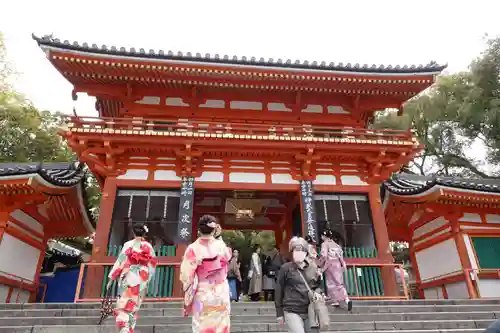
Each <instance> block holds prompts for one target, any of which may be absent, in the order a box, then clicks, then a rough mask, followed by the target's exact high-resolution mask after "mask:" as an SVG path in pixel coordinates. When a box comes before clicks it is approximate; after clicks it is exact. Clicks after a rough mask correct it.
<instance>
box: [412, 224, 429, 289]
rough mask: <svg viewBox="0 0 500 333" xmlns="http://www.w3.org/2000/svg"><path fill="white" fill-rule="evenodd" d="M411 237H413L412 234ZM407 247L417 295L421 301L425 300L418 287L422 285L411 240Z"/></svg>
mask: <svg viewBox="0 0 500 333" xmlns="http://www.w3.org/2000/svg"><path fill="white" fill-rule="evenodd" d="M411 237H413V232H412V235H411ZM409 247H410V248H409V250H410V261H411V266H412V268H413V273H414V274H415V282H416V284H417V293H418V296H419V297H420V298H421V299H424V298H425V295H424V291H423V290H422V288H421V287H420V285H421V284H422V278H421V277H420V271H419V269H418V263H417V255H416V253H415V245H414V244H413V240H411V241H410V243H409Z"/></svg>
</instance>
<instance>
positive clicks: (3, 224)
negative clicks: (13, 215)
mask: <svg viewBox="0 0 500 333" xmlns="http://www.w3.org/2000/svg"><path fill="white" fill-rule="evenodd" d="M10 212H11V209H10V208H9V206H0V242H1V241H2V238H3V234H4V233H5V229H7V224H8V223H9V217H10Z"/></svg>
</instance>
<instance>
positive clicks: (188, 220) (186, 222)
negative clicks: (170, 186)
mask: <svg viewBox="0 0 500 333" xmlns="http://www.w3.org/2000/svg"><path fill="white" fill-rule="evenodd" d="M193 204H194V177H187V176H185V177H182V182H181V192H180V202H179V223H178V226H177V237H176V238H177V242H178V243H181V244H185V243H191V241H192V238H193V235H192V231H193V227H192V225H193Z"/></svg>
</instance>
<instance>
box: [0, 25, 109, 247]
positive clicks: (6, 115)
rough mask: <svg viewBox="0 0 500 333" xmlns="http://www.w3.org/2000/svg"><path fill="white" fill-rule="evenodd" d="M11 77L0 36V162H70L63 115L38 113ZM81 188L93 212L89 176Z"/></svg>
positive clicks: (93, 183)
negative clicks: (63, 131)
mask: <svg viewBox="0 0 500 333" xmlns="http://www.w3.org/2000/svg"><path fill="white" fill-rule="evenodd" d="M13 74H14V71H13V69H12V66H11V64H10V63H9V62H8V61H7V50H6V47H5V43H4V41H3V38H2V34H1V33H0V133H1V135H0V162H4V163H24V162H70V161H74V160H75V158H76V156H75V155H74V154H73V152H72V151H71V150H70V149H69V148H68V146H67V145H66V143H65V141H64V140H63V139H62V137H61V136H60V135H59V134H58V129H59V126H60V125H61V124H62V123H63V115H62V114H60V113H52V112H49V111H40V110H38V109H37V108H36V107H35V106H34V105H33V104H32V103H31V102H30V101H29V100H28V99H26V98H25V97H24V96H23V95H22V94H20V93H19V92H17V91H15V90H14V89H13V87H12V85H11V84H9V80H10V79H11V78H12V75H13ZM85 184H86V192H87V198H88V201H89V204H90V209H91V211H93V212H95V211H96V207H97V206H98V202H99V196H100V191H99V188H98V186H97V184H96V181H95V179H94V178H93V176H92V175H91V174H90V173H89V176H88V179H86V183H85ZM94 216H95V215H94ZM71 242H72V243H73V245H75V244H77V245H78V244H79V245H82V246H83V248H86V249H88V246H89V244H88V242H87V241H86V240H85V239H84V238H83V237H82V238H77V239H74V240H72V241H71ZM82 246H78V247H79V248H82Z"/></svg>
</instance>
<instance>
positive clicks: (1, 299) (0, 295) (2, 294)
mask: <svg viewBox="0 0 500 333" xmlns="http://www.w3.org/2000/svg"><path fill="white" fill-rule="evenodd" d="M8 295H9V286H6V285H4V284H2V285H0V303H5V300H6V299H7V296H8Z"/></svg>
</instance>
